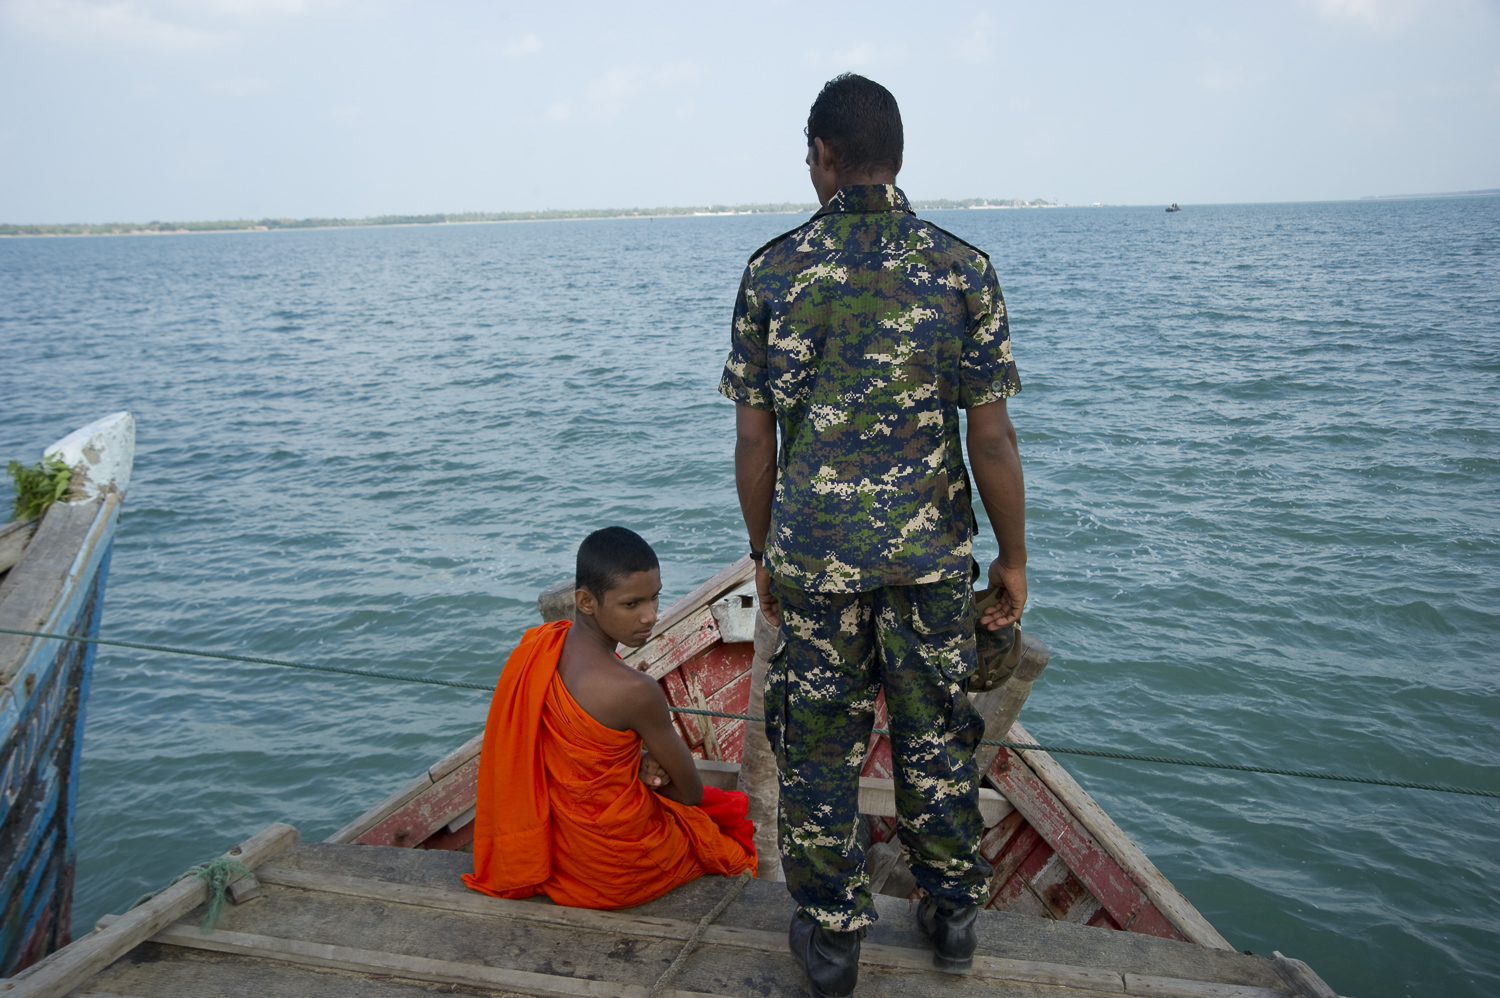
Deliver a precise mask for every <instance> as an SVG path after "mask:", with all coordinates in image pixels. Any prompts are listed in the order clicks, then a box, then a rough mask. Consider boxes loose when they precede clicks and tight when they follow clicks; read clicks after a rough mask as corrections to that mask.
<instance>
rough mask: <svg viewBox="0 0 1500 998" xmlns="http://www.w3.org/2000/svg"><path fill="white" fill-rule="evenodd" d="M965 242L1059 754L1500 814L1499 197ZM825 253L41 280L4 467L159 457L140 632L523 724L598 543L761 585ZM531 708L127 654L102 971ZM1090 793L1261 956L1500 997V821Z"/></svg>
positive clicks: (1415, 806) (1363, 990)
mask: <svg viewBox="0 0 1500 998" xmlns="http://www.w3.org/2000/svg"><path fill="white" fill-rule="evenodd" d="M931 217H932V218H933V220H934V221H936V222H937V223H938V224H939V225H943V226H945V227H947V228H949V229H951V230H952V231H954V232H955V233H957V234H958V235H960V236H962V237H963V238H965V239H967V240H970V241H971V242H973V243H974V244H975V245H977V246H979V247H981V248H983V249H984V250H986V251H987V252H988V253H989V254H990V255H991V257H992V259H993V260H994V263H995V266H996V269H997V270H998V272H999V275H1000V280H1001V283H1002V285H1003V287H1004V289H1005V293H1006V296H1007V299H1008V302H1009V306H1010V315H1011V330H1012V335H1013V337H1014V344H1015V355H1016V359H1017V362H1018V364H1019V366H1020V371H1021V378H1022V382H1023V384H1024V386H1025V388H1024V391H1023V393H1022V394H1021V395H1020V396H1018V397H1017V398H1015V399H1013V400H1012V401H1011V403H1010V410H1011V413H1012V416H1013V418H1014V421H1015V424H1016V427H1017V430H1018V433H1019V436H1020V442H1021V452H1022V456H1023V459H1024V462H1025V468H1026V478H1027V506H1028V525H1027V536H1028V542H1029V548H1030V564H1029V566H1028V570H1029V576H1030V586H1031V603H1030V607H1029V609H1028V611H1027V614H1026V626H1027V627H1028V628H1029V629H1031V630H1032V631H1034V632H1035V633H1036V634H1037V635H1038V636H1040V637H1041V638H1043V639H1044V640H1045V641H1046V642H1047V643H1048V644H1049V645H1050V646H1051V648H1052V652H1053V657H1052V664H1051V666H1050V667H1049V668H1048V670H1047V672H1046V673H1045V674H1044V676H1043V677H1042V679H1041V681H1040V682H1039V683H1038V684H1037V687H1036V690H1035V692H1034V693H1033V695H1032V698H1031V701H1030V703H1029V704H1028V705H1027V707H1026V710H1025V712H1024V713H1023V718H1022V719H1023V721H1024V722H1025V723H1026V724H1027V725H1028V727H1029V728H1030V730H1031V731H1032V733H1033V734H1034V735H1035V736H1037V737H1038V738H1039V739H1041V740H1043V741H1048V742H1055V743H1063V744H1079V745H1087V746H1096V747H1101V748H1110V749H1120V750H1125V751H1132V752H1145V753H1151V754H1161V755H1170V756H1188V757H1195V758H1205V759H1214V760H1222V761H1226V762H1233V763H1244V764H1249V765H1257V766H1271V767H1277V768H1289V769H1306V770H1318V771H1325V772H1331V773H1349V774H1355V775H1361V776H1372V777H1384V778H1392V779H1398V780H1411V781H1420V782H1443V783H1451V784H1462V785H1468V786H1476V787H1483V788H1487V789H1491V790H1495V789H1500V772H1497V766H1500V735H1497V724H1500V692H1497V685H1500V684H1497V679H1496V671H1495V665H1496V651H1495V649H1496V646H1497V643H1500V539H1497V514H1500V408H1497V402H1500V393H1497V381H1500V318H1497V317H1500V198H1476V199H1448V200H1421V201H1399V202H1354V203H1330V204H1274V205H1224V206H1188V207H1186V208H1185V209H1184V210H1183V211H1182V212H1180V213H1177V214H1167V213H1165V212H1163V211H1162V210H1161V209H1160V208H1159V207H1157V208H1066V209H1051V210H1025V211H955V212H937V213H933V214H932V216H931ZM799 221H801V219H800V218H798V217H795V216H786V215H782V216H740V217H712V218H657V219H629V220H616V221H588V222H544V223H522V224H493V225H467V226H434V227H411V228H359V229H343V230H323V231H290V232H256V233H227V234H213V235H175V236H151V237H106V238H55V239H10V240H3V241H0V411H3V417H0V458H12V457H14V458H20V459H23V460H25V461H26V462H27V463H30V462H32V461H34V460H35V459H36V458H37V457H38V456H39V453H40V451H41V448H42V447H44V446H45V445H46V444H48V443H49V442H51V441H52V440H54V439H56V438H58V437H60V436H62V435H63V434H64V433H66V432H68V431H69V430H71V429H73V428H74V427H76V426H78V425H80V424H82V423H84V422H87V421H89V420H91V419H94V418H96V417H98V416H101V415H104V414H106V413H108V412H112V411H115V410H118V409H130V410H132V411H133V412H135V413H136V415H137V418H138V419H139V451H138V455H137V458H136V463H135V475H134V481H133V485H132V487H131V491H130V496H129V502H128V503H127V505H126V508H125V513H124V515H123V517H122V519H121V521H120V529H119V534H118V538H117V540H116V545H115V553H114V561H113V567H112V570H111V575H110V579H109V589H108V597H107V600H106V603H105V607H104V617H103V630H102V633H103V635H104V636H105V637H110V638H118V639H124V640H130V641H137V642H149V643H161V644H171V645H185V646H188V647H192V648H201V649H209V650H217V651H223V652H232V653H239V654H250V655H257V656H270V657H277V658H284V659H293V660H300V661H310V662H317V663H323V664H331V665H339V666H349V667H365V668H377V669H383V670H398V671H411V672H420V673H424V674H427V675H431V676H439V677H446V678H452V679H463V680H469V681H478V682H483V683H489V682H492V681H493V680H494V678H495V676H496V675H497V673H498V670H499V669H500V666H501V664H502V663H503V661H504V658H505V655H506V653H507V652H508V651H509V649H510V648H511V646H512V645H513V644H514V642H515V641H516V639H517V638H518V637H519V635H520V633H521V631H522V630H523V629H524V628H526V627H528V626H530V625H532V624H534V623H536V622H537V619H538V618H537V614H536V608H535V604H534V599H535V597H536V594H537V592H538V590H540V589H542V588H543V587H544V586H547V585H549V584H551V583H553V582H556V581H558V580H560V579H564V578H566V577H568V576H569V575H570V573H571V568H572V555H573V551H574V549H575V547H576V545H577V543H578V541H579V539H580V538H581V537H582V535H583V534H584V533H585V532H587V531H588V530H590V529H592V528H594V527H598V526H602V525H605V524H611V523H621V524H625V525H628V526H630V527H633V528H635V529H637V530H639V531H640V532H641V533H643V534H644V535H645V536H646V537H647V538H648V539H649V540H650V541H651V542H652V543H653V544H654V545H655V546H656V548H657V550H658V552H660V554H661V557H662V561H663V578H664V582H665V586H666V592H665V593H664V602H670V601H671V600H672V599H674V598H676V597H677V596H680V595H682V594H683V593H685V592H686V591H688V590H689V589H690V588H692V587H693V586H694V585H695V584H696V583H697V582H699V581H701V580H702V579H704V578H706V577H707V576H709V575H710V574H712V573H713V572H715V571H716V570H717V569H719V568H720V567H722V566H723V565H725V564H726V563H728V562H729V561H731V560H733V559H735V558H737V557H739V556H740V555H741V554H742V553H743V552H744V550H745V547H746V540H745V533H744V527H743V525H742V523H741V520H740V516H739V510H738V506H737V504H736V500H735V491H734V485H733V478H732V468H731V452H732V447H733V407H732V406H731V405H730V404H729V403H728V402H726V401H725V400H723V399H722V398H721V397H720V396H719V395H718V394H717V393H716V391H715V388H716V385H717V382H718V378H719V372H720V370H721V365H722V363H723V359H724V355H725V352H726V348H727V343H728V327H729V317H730V311H731V307H732V303H733V298H734V293H735V290H736V287H737V285H738V282H739V279H740V275H741V272H742V269H743V266H744V261H745V259H746V257H747V256H748V255H749V253H750V252H751V251H753V250H754V249H755V247H757V246H759V245H760V244H761V243H763V242H764V241H766V240H767V239H769V238H771V237H772V236H774V235H776V234H777V233H778V232H780V231H782V230H784V229H787V228H790V227H792V226H793V225H796V224H798V222H799ZM6 498H7V494H3V493H0V500H4V499H6ZM993 553H994V542H993V540H992V539H991V540H988V541H987V542H986V543H985V544H984V545H983V547H982V548H981V551H980V556H981V559H987V558H988V557H991V556H993ZM487 699H488V698H487V697H486V696H485V695H484V694H482V693H476V692H466V691H462V690H456V689H448V688H435V687H428V686H414V685H402V684H397V683H390V682H378V681H371V680H364V679H357V678H348V677H332V676H323V675H313V674H308V673H302V672H292V671H288V670H284V669H278V668H273V667H266V666H256V665H246V664H234V663H227V662H219V661H210V660H203V659H190V658H183V657H174V656H171V655H162V654H153V653H144V652H134V651H125V650H121V649H114V648H105V649H101V651H100V653H99V659H98V666H97V671H96V674H95V682H94V689H93V693H92V696H91V699H90V700H89V702H88V705H87V735H86V740H85V743H84V762H83V772H82V789H81V793H80V799H79V814H78V841H79V851H78V882H77V888H76V902H75V909H74V910H75V915H76V921H75V930H76V931H79V932H82V931H85V930H86V929H87V928H88V927H89V926H91V925H92V923H93V921H94V920H95V919H96V918H97V917H98V916H100V915H101V914H104V913H106V912H110V911H120V910H122V909H123V908H124V906H125V905H127V904H128V903H129V902H130V901H131V900H132V899H133V898H134V897H136V896H137V895H138V894H140V893H141V892H142V891H145V890H149V889H152V888H155V887H158V886H160V885H161V884H163V883H165V882H166V881H167V880H168V879H170V878H171V877H172V876H173V875H175V874H176V873H179V872H181V871H182V870H183V869H185V868H186V867H187V866H189V865H190V864H192V863H194V862H198V861H201V860H203V859H206V858H208V857H210V856H212V855H214V854H216V853H218V852H219V851H221V850H222V849H224V848H225V847H226V846H228V845H229V844H231V843H234V842H237V841H239V840H241V839H243V838H245V837H247V836H248V835H250V834H251V833H253V832H255V831H257V830H258V829H260V828H262V827H264V826H265V825H266V824H267V823H269V822H271V821H276V820H281V821H288V822H291V823H292V824H294V825H296V826H297V827H298V828H299V829H300V830H301V832H302V835H303V837H304V838H306V839H319V838H322V837H324V836H326V835H327V834H329V833H330V832H332V831H333V830H335V829H336V828H338V827H339V826H341V825H343V824H344V823H345V822H346V821H348V820H349V819H351V818H352V817H354V816H355V815H357V814H359V813H360V812H362V811H363V810H365V809H366V808H368V807H369V806H371V805H372V804H374V803H375V802H377V801H378V800H380V799H381V798H382V797H384V796H385V795H386V794H388V793H389V792H390V791H392V790H393V789H394V788H395V787H397V786H398V785H399V784H401V783H402V782H404V781H405V780H407V779H408V778H410V777H411V776H412V775H414V774H416V773H418V772H420V771H421V770H422V769H423V768H424V767H426V766H427V765H428V764H429V763H431V762H432V761H434V760H435V759H437V758H438V757H439V756H441V755H442V754H444V753H445V752H446V751H448V750H449V749H451V748H452V747H454V746H456V745H457V744H458V743H460V742H461V741H463V740H465V739H467V738H468V737H470V736H471V735H473V734H474V733H475V732H477V731H478V730H479V729H480V727H481V725H482V724H483V721H484V716H485V710H486V706H487ZM1059 758H1060V760H1061V761H1062V762H1063V763H1064V764H1065V765H1067V767H1068V768H1069V769H1070V770H1071V771H1072V772H1073V773H1074V774H1075V775H1076V776H1077V778H1078V780H1079V782H1080V783H1082V784H1083V786H1084V787H1085V788H1086V789H1087V790H1088V791H1089V792H1090V793H1092V794H1093V795H1094V797H1095V798H1096V799H1097V800H1098V801H1099V802H1100V803H1101V804H1102V805H1103V806H1104V807H1105V809H1106V810H1108V811H1109V813H1110V814H1111V815H1112V816H1113V817H1114V819H1115V820H1116V821H1117V822H1118V823H1119V824H1120V825H1121V826H1122V827H1123V828H1124V829H1125V830H1126V831H1127V832H1128V833H1129V834H1130V835H1131V836H1132V837H1133V838H1134V839H1135V841H1136V842H1138V843H1139V844H1140V846H1141V847H1142V848H1143V849H1144V850H1145V851H1146V853H1147V854H1148V855H1149V856H1150V857H1152V859H1153V860H1154V861H1155V863H1156V864H1157V865H1158V866H1159V867H1160V869H1161V870H1162V872H1163V873H1165V874H1166V876H1167V877H1168V878H1170V879H1171V881H1172V882H1173V883H1174V884H1176V886H1177V887H1178V888H1180V889H1181V890H1182V891H1183V892H1184V893H1185V894H1186V895H1187V897H1188V898H1189V899H1191V900H1192V902H1193V903H1194V904H1195V905H1197V907H1198V908H1199V909H1200V910H1201V911H1202V912H1203V913H1204V914H1205V915H1206V916H1207V917H1208V919H1209V920H1210V921H1211V922H1212V923H1213V924H1214V925H1215V926H1217V927H1218V929H1219V930H1220V931H1221V932H1222V933H1223V934H1224V935H1225V936H1226V937H1227V938H1228V939H1229V940H1230V941H1231V942H1232V943H1233V944H1234V945H1235V946H1236V947H1238V948H1241V949H1249V950H1254V951H1256V952H1258V953H1263V954H1267V953H1269V952H1270V951H1271V950H1273V949H1279V950H1281V951H1283V952H1285V953H1287V954H1289V955H1292V956H1296V957H1299V958H1301V959H1304V960H1307V961H1308V962H1309V963H1311V964H1312V965H1313V966H1314V967H1315V968H1316V969H1317V970H1318V971H1319V972H1320V973H1321V974H1322V975H1323V976H1324V977H1325V978H1326V979H1327V980H1328V981H1329V982H1330V983H1331V984H1332V985H1333V987H1334V988H1335V989H1336V990H1338V991H1339V992H1340V993H1341V994H1350V995H1359V996H1362V998H1376V996H1386V995H1439V994H1440V995H1445V996H1480V995H1492V994H1495V993H1497V992H1500V900H1497V897H1496V894H1495V889H1494V888H1495V885H1496V884H1497V883H1500V843H1497V837H1500V836H1497V823H1496V817H1497V811H1500V801H1496V800H1493V799H1484V798H1477V797H1463V796H1452V795H1447V794H1438V793H1430V792H1422V791H1415V790H1402V789H1390V788H1381V787H1374V786H1363V785H1358V784H1347V783H1329V782H1323V781H1314V780H1306V779H1292V778H1281V777H1272V776H1255V775H1242V774H1235V773H1228V772H1224V771H1218V770H1210V769H1190V768H1182V767H1176V766H1165V765H1150V764H1142V763H1129V762H1111V761H1102V760H1096V759H1089V758H1079V757H1068V756H1061V757H1059Z"/></svg>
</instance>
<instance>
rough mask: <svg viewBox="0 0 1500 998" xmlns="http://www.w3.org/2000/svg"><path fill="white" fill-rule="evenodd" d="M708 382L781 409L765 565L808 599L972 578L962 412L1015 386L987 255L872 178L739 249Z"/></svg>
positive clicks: (748, 401) (745, 400) (751, 402)
mask: <svg viewBox="0 0 1500 998" xmlns="http://www.w3.org/2000/svg"><path fill="white" fill-rule="evenodd" d="M730 342H731V346H730V351H729V360H728V361H727V362H726V363H725V365H724V376H723V379H722V380H721V382H720V383H719V391H720V392H721V393H723V394H724V395H725V396H727V397H728V398H730V399H733V400H734V401H735V402H738V403H739V404H741V405H747V406H751V407H753V408H756V409H765V410H769V411H771V412H774V413H775V414H776V419H777V422H778V424H779V425H780V429H781V446H780V450H779V452H778V455H777V466H778V469H779V472H778V475H777V479H776V496H775V500H774V503H773V505H772V511H771V532H770V536H769V537H768V538H767V541H766V548H767V553H766V565H767V567H768V568H769V569H770V571H771V574H772V575H773V576H774V577H775V578H777V579H779V580H781V581H782V582H784V583H786V584H788V585H791V586H795V587H797V588H799V589H802V590H805V591H809V592H861V591H864V590H867V589H875V588H877V587H880V586H887V585H914V584H919V583H928V582H936V581H939V580H942V579H950V578H959V577H961V578H964V579H967V578H968V577H969V572H970V566H971V563H972V562H971V558H972V552H973V546H974V511H973V507H972V505H971V500H970V486H969V475H968V471H967V470H966V469H965V467H964V460H963V450H962V446H961V443H960V440H959V432H958V410H959V409H960V408H969V407H972V406H977V405H984V404H985V403H987V402H994V401H997V400H999V399H1003V398H1005V397H1007V396H1010V395H1014V394H1015V393H1016V392H1018V391H1020V390H1021V382H1020V378H1019V376H1018V375H1017V373H1016V365H1015V362H1014V361H1013V360H1012V359H1011V354H1010V333H1009V329H1008V327H1007V324H1006V319H1005V300H1004V299H1003V298H1002V297H1001V295H1000V285H999V282H998V281H997V280H996V278H995V270H994V268H993V267H991V266H990V262H989V258H988V257H987V256H986V255H985V254H984V253H983V252H981V251H980V250H978V249H975V248H974V247H973V246H970V245H969V244H968V243H966V242H964V241H963V240H961V239H959V238H958V237H957V236H954V235H952V234H950V233H948V232H945V231H943V230H942V229H940V228H938V227H937V226H935V225H933V224H931V223H929V222H925V221H923V220H921V219H919V218H917V217H916V215H914V214H913V213H912V210H911V206H910V205H909V204H908V203H907V200H906V195H904V194H902V193H901V191H900V190H898V189H897V188H896V187H894V186H890V185H884V184H872V185H854V186H849V187H845V188H843V189H842V190H840V191H839V192H838V194H836V195H835V196H834V197H833V199H832V200H831V201H829V202H828V204H827V206H825V207H824V208H823V209H822V210H821V211H819V212H818V213H817V214H816V215H814V216H813V217H812V218H811V219H810V220H809V221H808V222H807V224H805V225H802V226H800V227H799V228H796V229H793V230H792V231H791V232H788V233H786V234H785V235H782V236H779V237H777V238H776V239H774V240H772V241H771V242H770V243H768V244H766V245H765V246H763V247H762V248H761V249H760V250H759V251H757V252H756V254H755V255H754V256H752V257H751V258H750V263H749V266H747V267H746V268H745V276H744V279H743V280H742V281H741V283H740V292H739V297H738V298H737V299H736V301H735V305H734V326H733V330H732V333H731V337H730Z"/></svg>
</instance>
